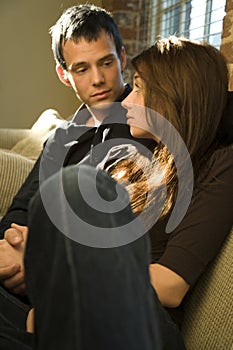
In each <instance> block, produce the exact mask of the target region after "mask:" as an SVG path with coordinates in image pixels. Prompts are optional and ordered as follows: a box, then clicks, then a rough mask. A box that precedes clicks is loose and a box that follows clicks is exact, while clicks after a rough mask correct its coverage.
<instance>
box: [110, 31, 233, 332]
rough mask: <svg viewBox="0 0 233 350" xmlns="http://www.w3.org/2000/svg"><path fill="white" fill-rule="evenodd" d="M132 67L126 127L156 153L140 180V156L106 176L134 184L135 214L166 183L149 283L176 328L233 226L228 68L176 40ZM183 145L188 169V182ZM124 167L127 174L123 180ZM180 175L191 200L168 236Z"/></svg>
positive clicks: (206, 49)
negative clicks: (194, 288)
mask: <svg viewBox="0 0 233 350" xmlns="http://www.w3.org/2000/svg"><path fill="white" fill-rule="evenodd" d="M132 65H133V67H134V68H135V71H136V73H135V75H134V83H133V91H132V92H131V94H129V95H128V96H127V98H126V99H125V100H124V101H123V106H124V107H125V108H126V109H127V110H128V113H127V118H128V121H127V123H128V124H129V125H130V132H131V134H132V135H133V136H134V137H141V138H142V137H146V138H148V137H152V138H154V139H155V140H156V141H157V142H158V146H157V147H156V148H155V150H154V154H153V157H152V163H151V164H149V166H148V165H147V166H146V167H144V173H141V174H142V175H141V177H140V175H138V155H136V156H135V157H134V162H133V161H132V160H133V158H132V157H131V162H130V163H128V166H127V165H126V161H124V164H123V165H122V163H121V162H118V163H117V165H116V166H115V168H114V169H112V172H113V175H114V176H115V177H116V178H117V179H118V181H123V182H124V181H128V180H130V181H132V179H133V181H132V182H131V185H129V186H128V189H129V193H132V192H133V190H134V186H135V183H134V182H135V181H136V188H137V191H136V196H135V191H134V194H133V195H132V197H131V202H132V207H133V209H134V211H136V212H137V211H141V210H142V201H143V198H146V195H147V194H148V186H149V190H150V192H152V193H154V196H152V200H153V199H154V200H155V201H157V198H158V197H157V196H156V193H157V192H156V191H158V188H160V187H161V185H162V184H163V182H164V179H165V181H166V186H167V198H166V201H165V202H163V204H164V206H163V209H162V213H161V215H160V218H159V220H158V221H157V223H156V224H155V225H154V227H153V228H152V229H151V230H150V237H151V245H152V264H150V277H151V282H152V285H153V286H154V288H155V290H156V292H157V295H158V297H159V299H160V301H161V303H162V305H164V306H165V307H167V308H169V309H168V310H169V311H170V313H171V314H172V316H173V317H174V319H175V321H176V322H177V323H178V324H179V325H181V322H182V312H181V309H182V307H183V303H182V301H183V299H184V296H185V295H186V293H187V292H188V290H189V289H190V288H191V287H192V286H193V285H194V284H195V283H196V281H197V279H198V277H199V276H200V275H201V273H202V272H203V271H204V269H205V267H206V266H207V265H208V263H209V262H210V261H211V260H212V259H213V258H214V257H215V256H216V254H217V252H218V251H219V249H220V246H221V244H222V242H223V241H224V239H225V237H226V235H227V234H228V233H229V232H230V229H231V227H232V224H233V215H232V202H233V184H232V178H233V150H232V148H230V147H227V145H228V144H230V143H231V142H232V136H231V138H230V135H227V133H228V132H229V130H225V129H224V128H225V127H226V121H227V118H228V121H227V122H228V124H229V116H228V115H227V116H226V115H225V114H224V110H225V106H226V103H227V96H228V95H227V94H228V92H227V89H228V73H227V67H226V63H225V60H224V58H223V56H222V55H221V53H220V52H219V51H218V50H217V49H215V48H214V47H212V46H211V45H208V44H207V43H200V42H195V41H190V40H187V39H184V38H177V37H174V36H173V37H170V38H168V39H161V40H159V41H157V42H156V43H155V45H153V46H152V47H150V48H148V49H146V50H145V51H144V52H142V53H141V54H139V55H138V56H136V57H135V58H134V59H133V60H132ZM145 106H146V107H147V109H146V110H145ZM154 111H157V112H159V113H160V114H162V116H163V117H162V116H160V115H158V114H156V113H155V112H154ZM167 122H169V123H171V125H172V126H174V127H175V130H176V131H177V132H178V134H179V135H180V137H181V139H179V138H177V137H176V136H177V135H176V131H174V129H173V128H172V126H171V125H170V124H169V123H167ZM182 140H183V141H184V143H185V145H186V147H187V150H188V153H189V156H190V159H191V162H192V170H193V178H192V172H191V171H190V170H191V169H189V167H190V163H189V162H188V159H187V153H186V152H184V147H185V146H184V145H183V143H182ZM177 153H180V154H181V153H182V154H183V156H184V157H183V160H182V159H180V160H179V162H177V158H176V155H177ZM135 162H136V166H135V165H134V164H135ZM122 166H123V167H124V168H125V169H127V171H125V172H122V171H121V167H122ZM129 169H130V170H129ZM158 169H159V173H163V179H162V181H161V178H160V177H159V176H155V175H154V174H155V173H157V174H158ZM110 170H111V169H110ZM120 171H121V172H120ZM182 171H184V174H186V175H185V176H184V177H186V181H185V182H184V181H183V183H182V186H183V198H184V197H185V196H186V197H189V193H188V191H189V190H190V189H192V186H193V191H192V197H191V198H190V200H191V203H190V205H189V207H188V205H187V206H186V209H187V213H186V214H185V216H184V218H183V219H182V220H180V223H179V224H177V225H176V227H174V229H173V230H172V232H171V233H170V234H167V233H166V231H165V228H166V225H167V223H168V221H169V219H170V218H171V213H172V210H173V209H174V206H175V203H176V201H177V193H178V192H179V191H180V189H179V191H178V186H181V181H180V178H179V177H180V176H181V175H182ZM119 172H120V174H121V177H119V175H118V174H119ZM128 174H130V179H129V178H128ZM135 174H137V175H136V176H135ZM145 174H147V175H146V177H147V179H146V180H147V181H146V180H145ZM150 179H151V181H150ZM178 181H179V185H178ZM148 183H149V185H148ZM153 191H154V192H153ZM152 200H149V205H152ZM181 202H182V201H181ZM188 204H189V203H188ZM147 205H148V204H147ZM137 208H138V210H137Z"/></svg>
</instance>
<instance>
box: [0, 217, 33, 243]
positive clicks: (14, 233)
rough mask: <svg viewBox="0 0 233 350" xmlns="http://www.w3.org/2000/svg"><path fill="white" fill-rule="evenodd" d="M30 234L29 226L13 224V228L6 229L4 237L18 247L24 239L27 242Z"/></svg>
mask: <svg viewBox="0 0 233 350" xmlns="http://www.w3.org/2000/svg"><path fill="white" fill-rule="evenodd" d="M27 234H28V228H27V226H21V225H17V224H14V223H13V224H11V228H9V229H8V230H6V231H5V234H4V238H5V239H6V240H7V242H8V243H9V244H11V245H12V246H14V247H16V246H17V245H20V244H21V243H22V242H23V241H25V242H26V240H27Z"/></svg>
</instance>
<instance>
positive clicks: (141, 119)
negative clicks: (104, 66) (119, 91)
mask: <svg viewBox="0 0 233 350" xmlns="http://www.w3.org/2000/svg"><path fill="white" fill-rule="evenodd" d="M144 89H145V82H144V81H143V80H142V79H141V78H140V76H139V74H138V73H137V72H136V73H135V74H134V79H133V90H132V92H131V93H130V94H129V95H128V96H127V97H126V98H125V99H124V100H123V101H122V106H123V107H124V108H125V109H127V111H128V112H127V114H126V117H127V124H128V125H129V126H130V133H131V135H132V136H133V137H136V138H137V137H138V138H150V139H153V138H154V136H153V135H152V134H151V133H150V131H151V128H150V126H149V125H148V122H147V118H146V107H145V101H144V94H143V92H144Z"/></svg>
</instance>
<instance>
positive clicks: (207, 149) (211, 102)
mask: <svg viewBox="0 0 233 350" xmlns="http://www.w3.org/2000/svg"><path fill="white" fill-rule="evenodd" d="M132 65H133V67H134V68H135V70H136V71H137V72H138V74H139V75H140V77H141V79H143V81H144V82H145V84H144V85H145V89H144V100H145V106H146V107H148V108H150V109H151V110H154V111H157V110H159V111H161V110H162V113H163V117H165V118H166V119H167V120H168V121H169V122H170V123H171V124H172V125H173V126H174V127H175V129H176V130H177V131H178V133H179V135H180V136H181V138H182V139H183V141H184V143H185V145H186V147H187V149H188V152H189V155H190V158H191V161H192V166H193V171H194V180H195V179H196V178H197V176H198V174H199V172H200V171H201V168H202V165H203V164H204V163H205V161H206V160H207V159H208V157H209V156H210V155H211V154H212V153H213V151H214V149H216V148H217V147H219V140H218V136H217V135H218V127H219V124H220V121H221V118H222V116H223V111H224V108H225V106H226V102H227V89H228V71H227V66H226V62H225V60H224V58H223V56H222V54H221V53H220V52H219V51H218V50H217V49H216V48H214V47H213V46H211V45H209V44H207V43H200V42H197V41H191V40H188V39H185V38H177V37H174V36H172V37H169V38H167V39H160V40H158V41H157V42H156V43H155V44H154V45H152V46H151V47H149V48H148V49H146V50H144V51H143V52H142V53H140V54H139V55H137V56H136V57H134V58H133V60H132ZM149 114H150V113H149ZM148 118H149V120H148V122H149V123H151V125H152V127H153V123H154V120H153V115H151V116H150V115H148ZM154 127H156V126H154ZM133 163H134V162H133V161H132V160H131V161H130V162H128V170H129V174H130V181H131V185H130V186H129V190H130V193H131V201H132V206H133V209H134V211H135V212H137V211H141V210H142V202H143V200H142V199H143V198H146V194H147V193H148V189H150V190H151V188H150V187H151V186H152V187H153V186H154V188H155V189H158V188H159V186H160V183H159V181H161V179H160V178H159V177H158V181H157V180H156V176H154V173H156V170H158V169H157V168H158V164H159V167H160V170H161V169H162V171H163V172H164V179H165V181H166V186H167V199H166V201H165V205H164V209H163V215H165V214H167V213H168V212H169V211H170V210H171V208H172V206H173V205H174V202H175V198H176V194H177V190H178V179H177V169H176V166H175V163H174V161H173V154H172V152H170V151H169V150H168V148H167V147H166V145H165V144H163V143H162V142H159V143H158V146H157V147H156V148H155V150H154V155H153V159H152V164H151V166H150V170H149V173H150V174H151V175H150V176H152V177H153V182H151V181H150V182H149V184H148V176H146V177H147V179H146V177H145V173H144V172H142V173H141V175H140V176H139V174H140V172H139V171H138V165H136V166H134V165H133ZM125 167H126V164H124V168H125ZM119 170H120V163H119V164H118V169H115V170H114V173H116V172H118V171H119ZM134 173H135V174H136V175H135V176H134V175H133V174H134ZM125 176H126V177H127V172H125ZM125 179H126V178H125ZM122 181H123V182H124V181H125V180H124V179H123V178H122ZM127 181H128V180H127ZM152 183H153V185H152ZM148 186H149V187H148ZM133 193H134V195H133ZM139 199H140V200H139Z"/></svg>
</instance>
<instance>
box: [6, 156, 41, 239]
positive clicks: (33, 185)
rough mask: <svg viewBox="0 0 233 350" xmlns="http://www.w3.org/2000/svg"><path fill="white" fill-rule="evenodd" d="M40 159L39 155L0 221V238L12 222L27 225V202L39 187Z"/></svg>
mask: <svg viewBox="0 0 233 350" xmlns="http://www.w3.org/2000/svg"><path fill="white" fill-rule="evenodd" d="M40 159H41V156H40V157H39V158H38V160H37V161H36V163H35V165H34V167H33V169H32V170H31V172H30V174H29V175H28V177H27V179H26V180H25V182H24V184H23V185H22V187H21V188H20V189H19V191H18V193H17V194H16V196H15V197H14V199H13V201H12V204H11V206H10V208H9V209H8V211H7V213H6V214H5V216H4V217H3V218H2V220H1V222H0V238H1V239H2V238H3V237H4V233H5V231H6V230H7V229H9V228H10V227H11V224H12V223H13V222H15V223H17V224H19V225H23V226H27V221H28V218H27V213H28V204H29V202H30V200H31V198H32V197H33V195H34V194H35V193H36V191H37V190H38V188H39V166H40Z"/></svg>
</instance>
